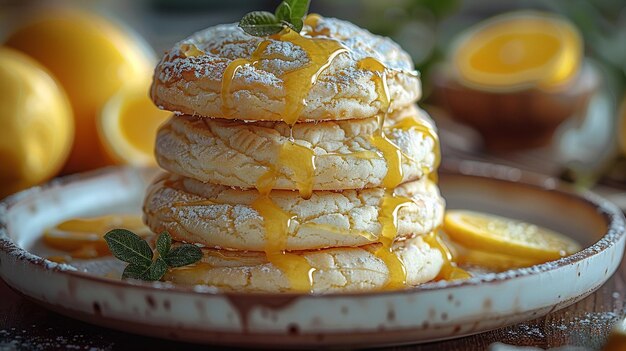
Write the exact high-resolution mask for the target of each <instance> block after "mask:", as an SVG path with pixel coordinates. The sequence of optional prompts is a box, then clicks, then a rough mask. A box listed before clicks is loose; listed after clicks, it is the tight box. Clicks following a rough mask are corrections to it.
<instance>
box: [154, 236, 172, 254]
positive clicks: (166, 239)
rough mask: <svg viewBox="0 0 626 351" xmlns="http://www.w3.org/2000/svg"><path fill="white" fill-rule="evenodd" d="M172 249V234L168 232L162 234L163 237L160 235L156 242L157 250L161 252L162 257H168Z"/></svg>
mask: <svg viewBox="0 0 626 351" xmlns="http://www.w3.org/2000/svg"><path fill="white" fill-rule="evenodd" d="M171 247H172V237H171V236H170V233H168V232H163V233H161V235H159V237H158V238H157V241H156V249H157V251H158V252H159V255H160V256H161V257H164V256H167V254H168V253H169V252H170V248H171Z"/></svg>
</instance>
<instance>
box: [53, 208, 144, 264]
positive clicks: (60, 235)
mask: <svg viewBox="0 0 626 351" xmlns="http://www.w3.org/2000/svg"><path fill="white" fill-rule="evenodd" d="M115 228H124V229H128V230H130V231H132V232H134V233H136V234H137V235H139V236H142V237H146V236H148V235H150V230H149V229H148V227H146V226H145V225H144V224H143V222H142V220H141V217H140V216H135V215H110V216H103V217H95V218H77V219H71V220H68V221H65V222H62V223H60V224H58V225H56V226H55V227H54V228H51V229H48V230H47V231H46V232H45V233H44V235H43V242H44V243H45V244H46V245H48V246H49V247H51V248H54V249H57V250H61V251H66V252H69V253H71V254H70V255H71V256H72V257H74V258H92V257H98V256H104V255H108V254H109V248H108V246H107V244H106V242H105V241H104V234H106V233H107V232H108V231H109V230H111V229H115Z"/></svg>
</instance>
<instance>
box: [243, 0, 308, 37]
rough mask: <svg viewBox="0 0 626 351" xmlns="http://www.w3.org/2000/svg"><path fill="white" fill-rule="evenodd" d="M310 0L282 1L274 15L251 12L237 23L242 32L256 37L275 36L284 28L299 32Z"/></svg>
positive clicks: (265, 12) (263, 12)
mask: <svg viewBox="0 0 626 351" xmlns="http://www.w3.org/2000/svg"><path fill="white" fill-rule="evenodd" d="M310 3H311V1H310V0H283V1H282V2H281V3H280V5H278V7H277V8H276V10H275V11H274V13H271V12H267V11H253V12H250V13H248V14H246V15H245V16H243V18H242V19H241V21H239V27H241V29H243V31H244V32H246V33H248V34H250V35H254V36H256V37H265V36H268V35H272V34H276V33H278V32H280V31H281V30H283V29H284V28H285V27H288V28H291V29H292V30H294V31H296V32H300V31H301V30H302V27H303V26H304V17H305V16H306V14H307V13H308V12H309V5H310Z"/></svg>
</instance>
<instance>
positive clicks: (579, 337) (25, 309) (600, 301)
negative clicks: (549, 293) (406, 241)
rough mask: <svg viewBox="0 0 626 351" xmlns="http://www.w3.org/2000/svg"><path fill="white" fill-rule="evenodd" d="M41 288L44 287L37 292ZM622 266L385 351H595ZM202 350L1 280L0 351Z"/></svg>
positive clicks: (624, 292) (619, 306) (621, 291)
mask: <svg viewBox="0 0 626 351" xmlns="http://www.w3.org/2000/svg"><path fill="white" fill-rule="evenodd" d="M42 289H45V287H42ZM625 298H626V264H625V263H624V262H622V264H621V265H620V268H619V269H618V271H617V272H616V273H615V274H614V275H613V277H612V278H611V279H610V280H609V281H608V282H607V283H606V284H605V285H604V286H602V287H601V288H600V289H599V290H598V291H596V292H595V293H593V294H592V295H590V296H588V297H587V298H585V299H584V300H582V301H580V302H579V303H577V304H575V305H572V306H570V307H568V308H566V309H563V310H560V311H557V312H554V313H552V314H550V315H548V316H546V317H544V318H539V319H536V320H533V321H530V322H526V323H523V324H519V325H515V326H511V327H508V328H503V329H498V330H495V331H491V332H488V333H483V334H479V335H475V336H470V337H465V338H461V339H456V340H451V341H445V342H438V343H431V344H423V345H413V346H402V347H395V348H387V350H487V349H488V348H489V345H491V344H493V343H496V342H502V343H506V344H511V345H527V346H538V347H541V348H544V349H545V348H552V347H557V346H562V345H574V346H578V347H582V348H573V349H575V350H586V349H589V350H599V349H601V348H602V346H603V345H604V343H605V341H606V337H607V335H608V333H609V332H610V330H611V327H612V325H613V324H615V322H616V321H618V320H619V319H621V318H623V317H624V312H625V311H624V308H625V303H624V302H625ZM64 349H67V350H93V351H95V350H133V351H137V350H145V349H150V350H151V351H157V350H185V351H193V350H207V349H211V348H209V347H203V346H199V345H190V344H181V343H175V342H170V341H164V340H158V339H153V338H147V337H141V336H137V335H131V334H126V333H123V332H118V331H114V330H109V329H104V328H101V327H97V326H92V325H89V324H86V323H82V322H79V321H75V320H72V319H69V318H66V317H63V316H61V315H59V314H56V313H53V312H49V311H47V310H46V309H44V308H42V307H40V306H38V305H37V304H35V303H33V302H31V301H29V300H27V299H25V298H24V297H22V296H21V295H19V294H17V293H15V292H14V291H12V290H11V289H10V288H9V287H8V286H7V285H6V284H5V283H4V282H2V281H1V280H0V351H1V350H64Z"/></svg>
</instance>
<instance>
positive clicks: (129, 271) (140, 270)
mask: <svg viewBox="0 0 626 351" xmlns="http://www.w3.org/2000/svg"><path fill="white" fill-rule="evenodd" d="M149 269H150V266H140V265H137V264H134V263H131V264H129V265H128V266H126V268H125V269H124V273H122V279H140V280H143V277H144V276H145V275H146V272H148V270H149Z"/></svg>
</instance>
